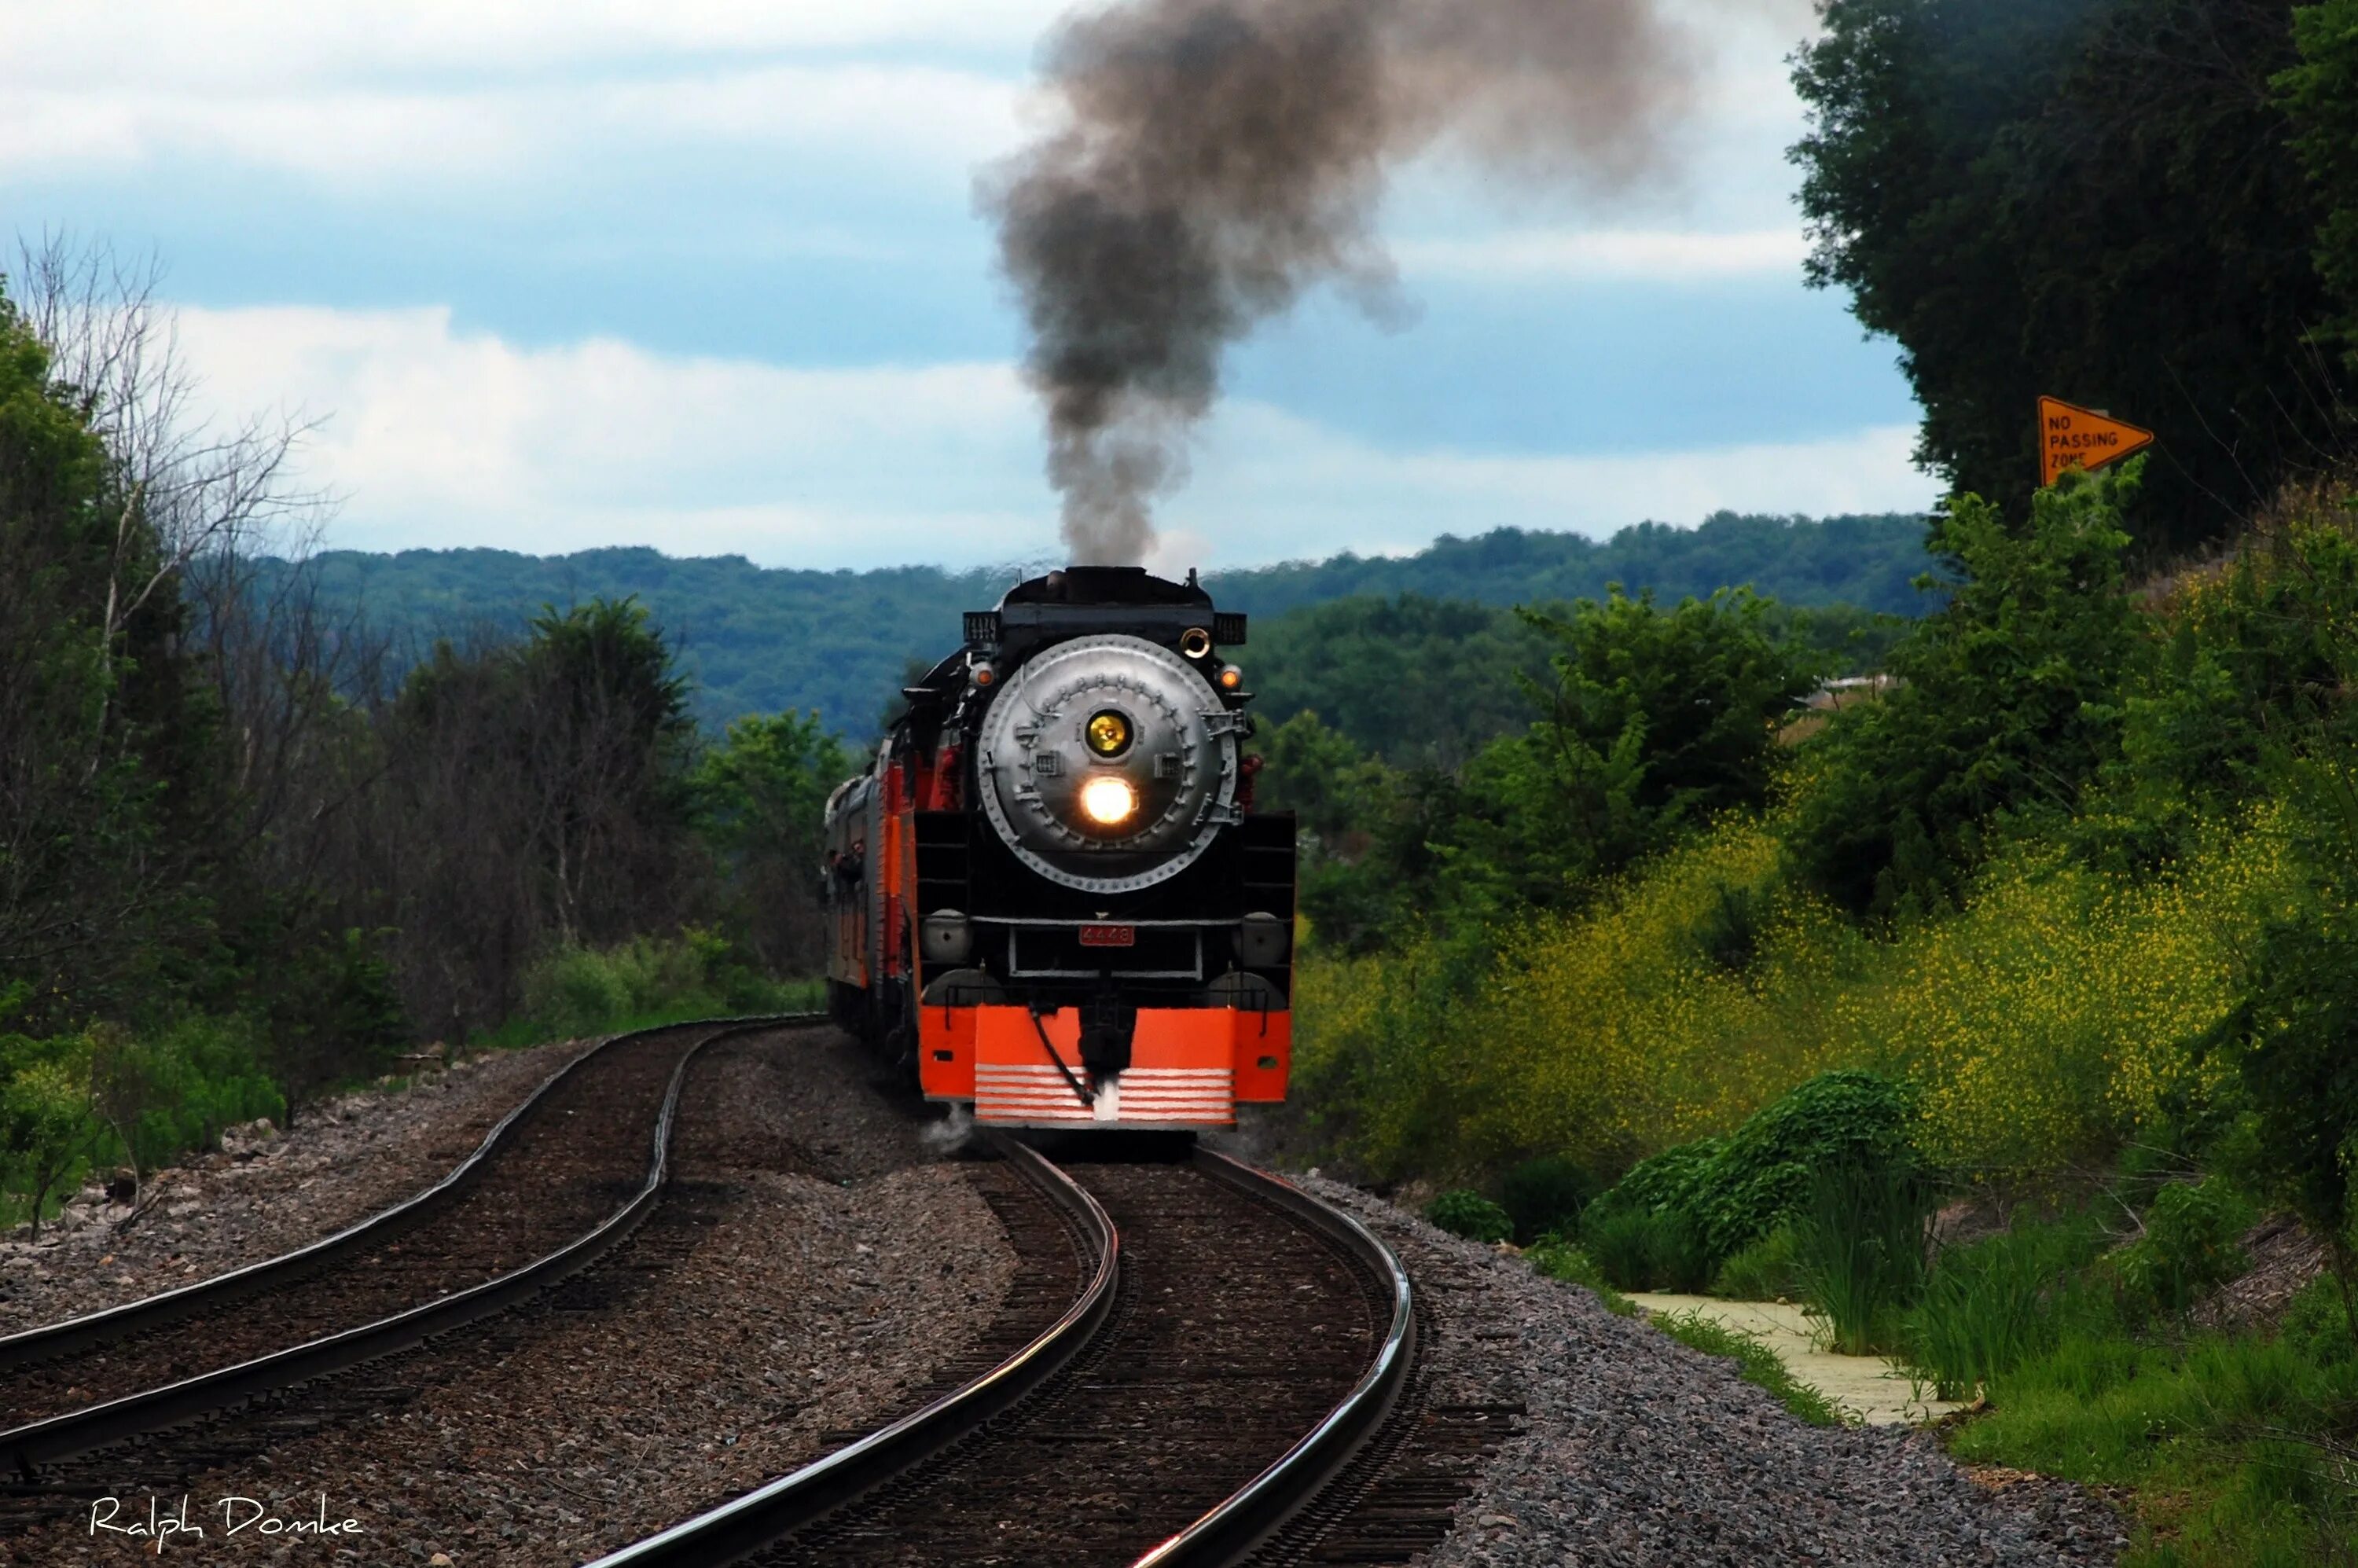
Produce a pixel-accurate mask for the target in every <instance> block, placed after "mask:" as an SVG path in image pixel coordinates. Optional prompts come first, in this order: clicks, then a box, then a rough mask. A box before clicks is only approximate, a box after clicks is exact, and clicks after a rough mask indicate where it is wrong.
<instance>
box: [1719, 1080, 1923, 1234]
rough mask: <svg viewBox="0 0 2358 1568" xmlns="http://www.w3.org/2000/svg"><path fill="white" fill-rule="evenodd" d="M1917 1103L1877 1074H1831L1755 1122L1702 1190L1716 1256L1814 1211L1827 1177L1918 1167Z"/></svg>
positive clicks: (1733, 1138) (1734, 1137)
mask: <svg viewBox="0 0 2358 1568" xmlns="http://www.w3.org/2000/svg"><path fill="white" fill-rule="evenodd" d="M1915 1119H1916V1107H1915V1102H1914V1099H1913V1098H1912V1097H1911V1096H1910V1095H1909V1092H1908V1090H1907V1089H1906V1088H1905V1087H1903V1086H1901V1085H1899V1084H1898V1083H1895V1082H1893V1081H1892V1080H1890V1079H1888V1078H1886V1077H1883V1076H1879V1075H1877V1074H1875V1073H1868V1072H1862V1071H1858V1070H1855V1069H1844V1070H1841V1071H1836V1072H1832V1073H1823V1074H1820V1075H1819V1076H1816V1077H1814V1078H1812V1079H1810V1080H1809V1081H1808V1082H1807V1083H1804V1084H1801V1085H1800V1086H1799V1087H1796V1088H1794V1089H1793V1090H1792V1091H1791V1092H1790V1093H1788V1094H1787V1095H1785V1096H1784V1097H1783V1098H1780V1099H1779V1100H1778V1101H1776V1102H1775V1103H1774V1104H1772V1105H1770V1106H1768V1107H1767V1108H1765V1109H1763V1110H1761V1111H1760V1112H1759V1113H1758V1114H1757V1115H1755V1116H1753V1117H1751V1118H1750V1119H1747V1121H1746V1122H1745V1123H1744V1125H1743V1126H1742V1127H1739V1128H1737V1129H1736V1131H1735V1132H1734V1133H1733V1134H1731V1135H1730V1136H1729V1138H1728V1140H1727V1141H1726V1143H1725V1145H1724V1146H1723V1147H1722V1148H1721V1149H1720V1150H1719V1151H1718V1152H1716V1153H1715V1154H1714V1155H1713V1157H1712V1162H1711V1169H1710V1173H1709V1175H1708V1177H1707V1178H1706V1179H1705V1180H1704V1181H1703V1182H1702V1183H1701V1184H1700V1186H1699V1190H1698V1192H1697V1194H1696V1204H1697V1209H1698V1213H1699V1216H1700V1217H1701V1219H1702V1221H1703V1225H1704V1236H1705V1238H1706V1239H1707V1240H1708V1242H1709V1243H1710V1246H1711V1249H1712V1253H1713V1255H1714V1257H1719V1258H1728V1257H1733V1256H1734V1255H1735V1254H1736V1253H1737V1252H1739V1251H1741V1250H1743V1249H1745V1248H1746V1247H1748V1246H1750V1245H1751V1244H1752V1243H1753V1242H1755V1241H1757V1240H1758V1239H1759V1238H1762V1237H1763V1236H1766V1235H1768V1233H1769V1232H1770V1231H1771V1230H1773V1229H1775V1228H1776V1227H1778V1226H1779V1224H1781V1223H1783V1222H1785V1221H1787V1220H1790V1219H1795V1218H1798V1217H1801V1214H1802V1213H1803V1212H1804V1211H1805V1210H1806V1209H1807V1208H1808V1206H1809V1204H1810V1198H1811V1192H1812V1185H1811V1184H1812V1181H1813V1180H1814V1179H1815V1178H1816V1175H1817V1173H1820V1172H1823V1171H1827V1170H1830V1169H1833V1170H1844V1171H1848V1170H1852V1169H1863V1170H1867V1171H1879V1170H1882V1169H1884V1168H1885V1167H1887V1166H1895V1165H1898V1166H1906V1165H1909V1164H1912V1162H1913V1161H1914V1158H1915V1153H1914V1148H1913V1144H1912V1141H1911V1134H1912V1132H1913V1130H1914V1123H1915Z"/></svg>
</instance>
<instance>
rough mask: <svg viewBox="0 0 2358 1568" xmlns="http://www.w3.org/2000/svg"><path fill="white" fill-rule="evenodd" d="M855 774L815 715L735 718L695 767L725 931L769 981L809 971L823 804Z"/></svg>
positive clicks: (817, 931)
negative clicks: (726, 914) (722, 891)
mask: <svg viewBox="0 0 2358 1568" xmlns="http://www.w3.org/2000/svg"><path fill="white" fill-rule="evenodd" d="M858 765H859V764H858V762H857V761H856V760H855V759H854V757H853V756H852V753H851V752H850V750H849V748H848V747H846V746H845V745H844V743H843V741H841V740H840V739H839V738H838V737H836V736H834V735H830V734H828V733H827V731H826V730H823V729H822V728H821V727H820V723H819V717H818V715H817V712H815V711H814V712H810V713H780V714H776V715H773V716H772V717H769V718H765V719H764V718H748V719H739V720H737V721H736V722H735V723H734V724H731V725H730V727H729V734H728V738H727V739H726V740H725V741H723V742H722V743H721V744H720V745H719V746H716V747H714V748H713V749H712V750H711V751H709V752H706V753H705V755H704V757H703V759H702V760H701V761H700V762H698V765H697V768H696V772H695V774H694V781H693V782H694V786H695V791H696V798H697V802H698V824H699V827H700V831H701V832H702V835H703V837H704V838H705V840H706V842H707V843H708V844H709V845H710V846H712V848H713V849H714V851H715V853H716V855H717V857H718V859H719V863H720V866H721V870H722V874H723V877H724V879H725V881H726V886H727V890H728V892H727V896H728V898H729V900H730V914H731V915H732V917H733V918H732V920H731V923H730V924H731V926H732V928H733V929H737V930H741V931H742V932H743V933H745V936H746V940H747V943H748V945H749V946H751V947H752V952H753V956H754V957H755V959H756V960H757V961H758V962H759V963H760V964H761V965H762V966H763V968H764V969H766V970H767V971H768V972H769V973H771V974H773V975H784V974H797V975H799V974H813V973H817V968H818V965H819V960H820V957H821V953H820V941H821V937H822V935H823V927H822V921H823V919H824V906H823V905H822V903H820V899H819V892H818V871H817V868H818V864H819V861H820V859H821V852H822V849H823V848H824V845H823V838H824V834H825V828H826V818H827V796H828V795H830V794H831V793H833V791H834V789H835V787H836V786H837V785H838V784H841V783H842V782H843V781H844V780H845V779H846V778H848V777H849V776H850V774H851V772H852V770H853V769H854V768H855V767H857V766H858Z"/></svg>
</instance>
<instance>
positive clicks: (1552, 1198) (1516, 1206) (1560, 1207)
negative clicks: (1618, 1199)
mask: <svg viewBox="0 0 2358 1568" xmlns="http://www.w3.org/2000/svg"><path fill="white" fill-rule="evenodd" d="M1596 1185H1597V1184H1596V1178H1595V1176H1592V1175H1590V1174H1589V1173H1588V1172H1587V1170H1586V1168H1585V1167H1584V1166H1582V1165H1581V1164H1580V1163H1579V1162H1577V1161H1574V1160H1572V1159H1569V1158H1567V1157H1565V1156H1563V1155H1561V1154H1556V1155H1550V1156H1548V1157H1547V1158H1545V1159H1540V1160H1526V1161H1524V1162H1522V1163H1521V1164H1520V1165H1518V1166H1516V1167H1515V1168H1514V1169H1513V1170H1511V1171H1509V1172H1508V1173H1507V1179H1506V1181H1505V1183H1504V1184H1502V1188H1501V1191H1500V1193H1499V1197H1500V1199H1501V1206H1503V1207H1504V1208H1505V1209H1506V1211H1507V1214H1508V1216H1509V1217H1510V1218H1512V1219H1513V1220H1514V1222H1515V1239H1516V1240H1517V1241H1520V1242H1522V1243H1524V1244H1525V1245H1529V1244H1530V1243H1531V1242H1533V1241H1536V1240H1538V1239H1539V1238H1541V1237H1542V1236H1545V1235H1547V1234H1548V1233H1549V1232H1550V1231H1570V1230H1572V1229H1573V1228H1574V1227H1576V1226H1577V1225H1578V1224H1579V1223H1580V1215H1581V1211H1582V1210H1583V1209H1585V1208H1586V1207H1587V1206H1588V1205H1589V1201H1590V1200H1591V1199H1593V1198H1594V1197H1595V1196H1596Z"/></svg>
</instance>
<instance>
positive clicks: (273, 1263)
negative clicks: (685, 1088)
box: [0, 1015, 821, 1522]
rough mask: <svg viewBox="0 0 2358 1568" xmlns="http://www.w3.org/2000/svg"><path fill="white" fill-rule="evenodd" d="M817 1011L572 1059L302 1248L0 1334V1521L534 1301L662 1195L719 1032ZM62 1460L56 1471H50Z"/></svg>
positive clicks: (660, 1034)
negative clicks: (327, 1377) (432, 1174)
mask: <svg viewBox="0 0 2358 1568" xmlns="http://www.w3.org/2000/svg"><path fill="white" fill-rule="evenodd" d="M820 1021H821V1020H819V1019H818V1018H817V1017H815V1016H809V1017H806V1016H804V1015H795V1016H793V1017H788V1018H775V1019H762V1020H744V1021H727V1022H707V1023H698V1024H680V1025H674V1026H670V1027H667V1028H661V1029H653V1030H643V1031H638V1032H635V1033H629V1034H623V1035H619V1036H616V1037H615V1038H613V1039H612V1040H610V1041H607V1042H605V1043H603V1044H600V1045H598V1046H595V1047H593V1048H591V1049H590V1050H589V1051H587V1052H584V1053H583V1054H581V1055H580V1056H579V1057H577V1058H575V1059H574V1060H573V1061H572V1062H571V1063H569V1064H568V1065H566V1066H565V1067H564V1068H562V1069H560V1070H559V1071H558V1072H557V1073H556V1074H555V1075H553V1076H551V1077H550V1078H549V1079H548V1080H547V1081H546V1083H544V1084H543V1085H542V1086H541V1087H540V1088H539V1089H537V1090H536V1091H535V1093H534V1094H533V1095H532V1096H531V1098H528V1099H526V1100H525V1103H524V1104H523V1105H521V1106H519V1107H518V1108H516V1109H515V1110H514V1111H513V1112H511V1113H510V1114H509V1115H508V1116H507V1117H506V1118H505V1119H503V1120H502V1121H501V1122H500V1124H499V1125H498V1126H497V1127H495V1128H493V1129H492V1131H491V1133H490V1134H489V1135H488V1136H487V1137H486V1138H485V1139H484V1141H483V1142H482V1144H481V1147H479V1148H478V1149H477V1150H476V1152H474V1153H473V1154H472V1155H471V1156H470V1157H469V1158H468V1159H467V1160H466V1161H465V1162H462V1163H461V1164H460V1166H459V1167H458V1168H457V1169H456V1170H454V1171H453V1172H452V1173H450V1174H449V1176H447V1177H446V1178H444V1179H443V1180H442V1181H441V1182H440V1183H438V1184H436V1185H435V1186H433V1187H431V1188H429V1189H427V1191H426V1192H424V1193H422V1194H420V1195H418V1196H416V1197H415V1198H413V1199H411V1200H409V1201H408V1202H406V1203H404V1204H401V1205H398V1206H395V1207H394V1208H391V1209H388V1210H386V1211H384V1213H382V1214H379V1215H377V1216H375V1217H372V1218H370V1219H368V1220H366V1221H364V1222H362V1224H360V1225H357V1226H354V1227H351V1228H349V1229H347V1230H344V1231H341V1232H339V1233H338V1234H337V1235H335V1236H331V1237H330V1238H326V1239H325V1240H322V1241H319V1242H317V1243H314V1244H313V1245H312V1246H310V1247H307V1248H304V1249H299V1250H297V1251H295V1252H291V1253H287V1254H286V1255H284V1256H281V1257H278V1258H275V1259H271V1260H266V1261H264V1262H261V1263H257V1264H254V1265H253V1266H251V1267H249V1268H245V1269H242V1270H238V1271H234V1272H232V1273H229V1274H225V1275H222V1276H220V1277H218V1278H216V1279H213V1280H210V1281H203V1282H200V1283H199V1284H196V1285H191V1286H189V1287H186V1288H184V1289H181V1290H177V1291H172V1292H166V1293H165V1294H162V1295H158V1296H153V1297H149V1298H146V1300H143V1301H138V1302H134V1303H129V1304H127V1305H124V1306H122V1307H117V1308H114V1309H113V1310H111V1311H108V1312H103V1313H98V1314H92V1315H90V1316H87V1317H82V1318H78V1319H74V1320H71V1321H70V1322H67V1323H64V1324H59V1325H53V1326H51V1327H49V1328H44V1329H38V1330H34V1331H31V1332H28V1333H25V1334H19V1335H15V1336H10V1337H8V1338H5V1339H0V1428H5V1430H0V1460H4V1461H5V1465H6V1468H7V1470H8V1472H10V1473H11V1475H12V1477H13V1478H12V1479H11V1480H10V1481H9V1482H8V1483H7V1484H6V1485H5V1487H0V1522H5V1521H9V1520H12V1519H25V1518H28V1517H38V1515H39V1514H41V1513H43V1512H46V1511H48V1510H47V1509H45V1508H44V1507H43V1503H44V1500H45V1498H44V1495H45V1494H56V1493H58V1492H59V1490H60V1485H59V1484H60V1483H63V1484H64V1486H63V1489H64V1490H65V1491H67V1492H70V1490H71V1486H70V1483H71V1480H72V1477H71V1476H70V1475H65V1476H61V1475H59V1474H58V1467H59V1462H60V1461H71V1460H73V1459H75V1458H76V1457H77V1456H79V1455H84V1454H91V1453H92V1451H94V1450H100V1449H103V1448H105V1447H107V1446H108V1445H111V1444H119V1443H122V1442H124V1441H125V1440H127V1439H131V1438H137V1437H146V1436H147V1435H149V1434H152V1433H158V1432H161V1431H163V1430H165V1429H167V1428H170V1427H174V1426H176V1425H178V1424H180V1423H182V1422H189V1421H191V1420H192V1419H193V1418H196V1417H199V1416H201V1415H205V1414H207V1413H209V1412H211V1411H220V1410H223V1409H225V1408H227V1407H230V1406H233V1405H238V1404H241V1403H243V1402H245V1401H247V1400H254V1399H255V1398H256V1397H258V1396H264V1395H267V1394H271V1393H273V1392H275V1391H276V1390H284V1389H287V1388H290V1387H292V1386H294V1385H296V1384H298V1383H303V1382H305V1381H307V1380H308V1379H316V1378H319V1377H321V1376H322V1375H324V1374H327V1373H330V1372H336V1371H340V1370H342V1369H344V1368H351V1367H355V1366H358V1365H360V1364H361V1363H362V1362H366V1361H371V1360H374V1359H377V1358H378V1357H386V1356H390V1355H393V1354H395V1353H397V1352H401V1351H404V1350H407V1349H410V1348H412V1347H415V1346H418V1345H420V1344H422V1343H424V1342H425V1341H426V1340H427V1339H428V1338H429V1337H430V1336H434V1335H437V1334H440V1333H443V1332H446V1331H447V1330H449V1329H451V1328H455V1327H457V1326H460V1325H463V1324H466V1323H470V1322H472V1321H475V1320H476V1319H479V1318H481V1317H483V1316H486V1315H488V1314H492V1313H496V1312H499V1311H501V1310H503V1308H505V1307H508V1306H510V1305H513V1304H514V1303H517V1302H519V1301H522V1300H524V1299H525V1298H527V1297H529V1296H532V1295H534V1294H535V1293H537V1292H540V1291H542V1290H545V1289H546V1288H547V1287H548V1286H550V1285H552V1284H554V1283H556V1282H557V1281H561V1280H563V1279H565V1278H567V1277H568V1276H569V1275H571V1274H573V1273H575V1272H577V1271H579V1270H580V1269H582V1268H584V1267H586V1266H587V1265H589V1264H590V1263H591V1262H592V1261H594V1260H597V1259H598V1258H600V1257H601V1256H603V1255H604V1254H605V1253H606V1252H608V1251H610V1250H611V1249H612V1248H613V1247H614V1246H615V1245H616V1244H617V1243H619V1242H620V1241H622V1239H623V1238H625V1237H627V1236H629V1235H630V1234H631V1232H632V1230H633V1229H634V1228H635V1227H636V1226H637V1225H638V1223H639V1222H640V1221H641V1220H642V1219H644V1217H645V1216H646V1215H647V1213H648V1212H649V1211H650V1210H651V1209H652V1208H653V1206H654V1204H655V1202H656V1201H657V1199H658V1198H659V1196H660V1194H661V1189H662V1185H663V1182H664V1177H665V1164H666V1160H667V1157H668V1152H669V1143H670V1132H671V1126H672V1120H673V1117H674V1113H675V1110H676V1107H677V1103H678V1098H679V1093H680V1085H681V1082H682V1080H683V1078H684V1077H685V1075H686V1073H687V1065H688V1062H689V1060H690V1059H691V1058H692V1057H693V1056H694V1055H695V1054H696V1053H697V1052H698V1051H699V1050H700V1049H702V1048H703V1047H704V1046H706V1045H708V1044H712V1043H714V1042H716V1041H718V1040H721V1039H724V1038H728V1037H730V1036H732V1035H735V1034H740V1033H750V1032H752V1031H754V1030H760V1029H769V1028H775V1027H779V1026H781V1025H784V1024H789V1023H806V1022H820ZM68 1468H69V1469H70V1466H68Z"/></svg>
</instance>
